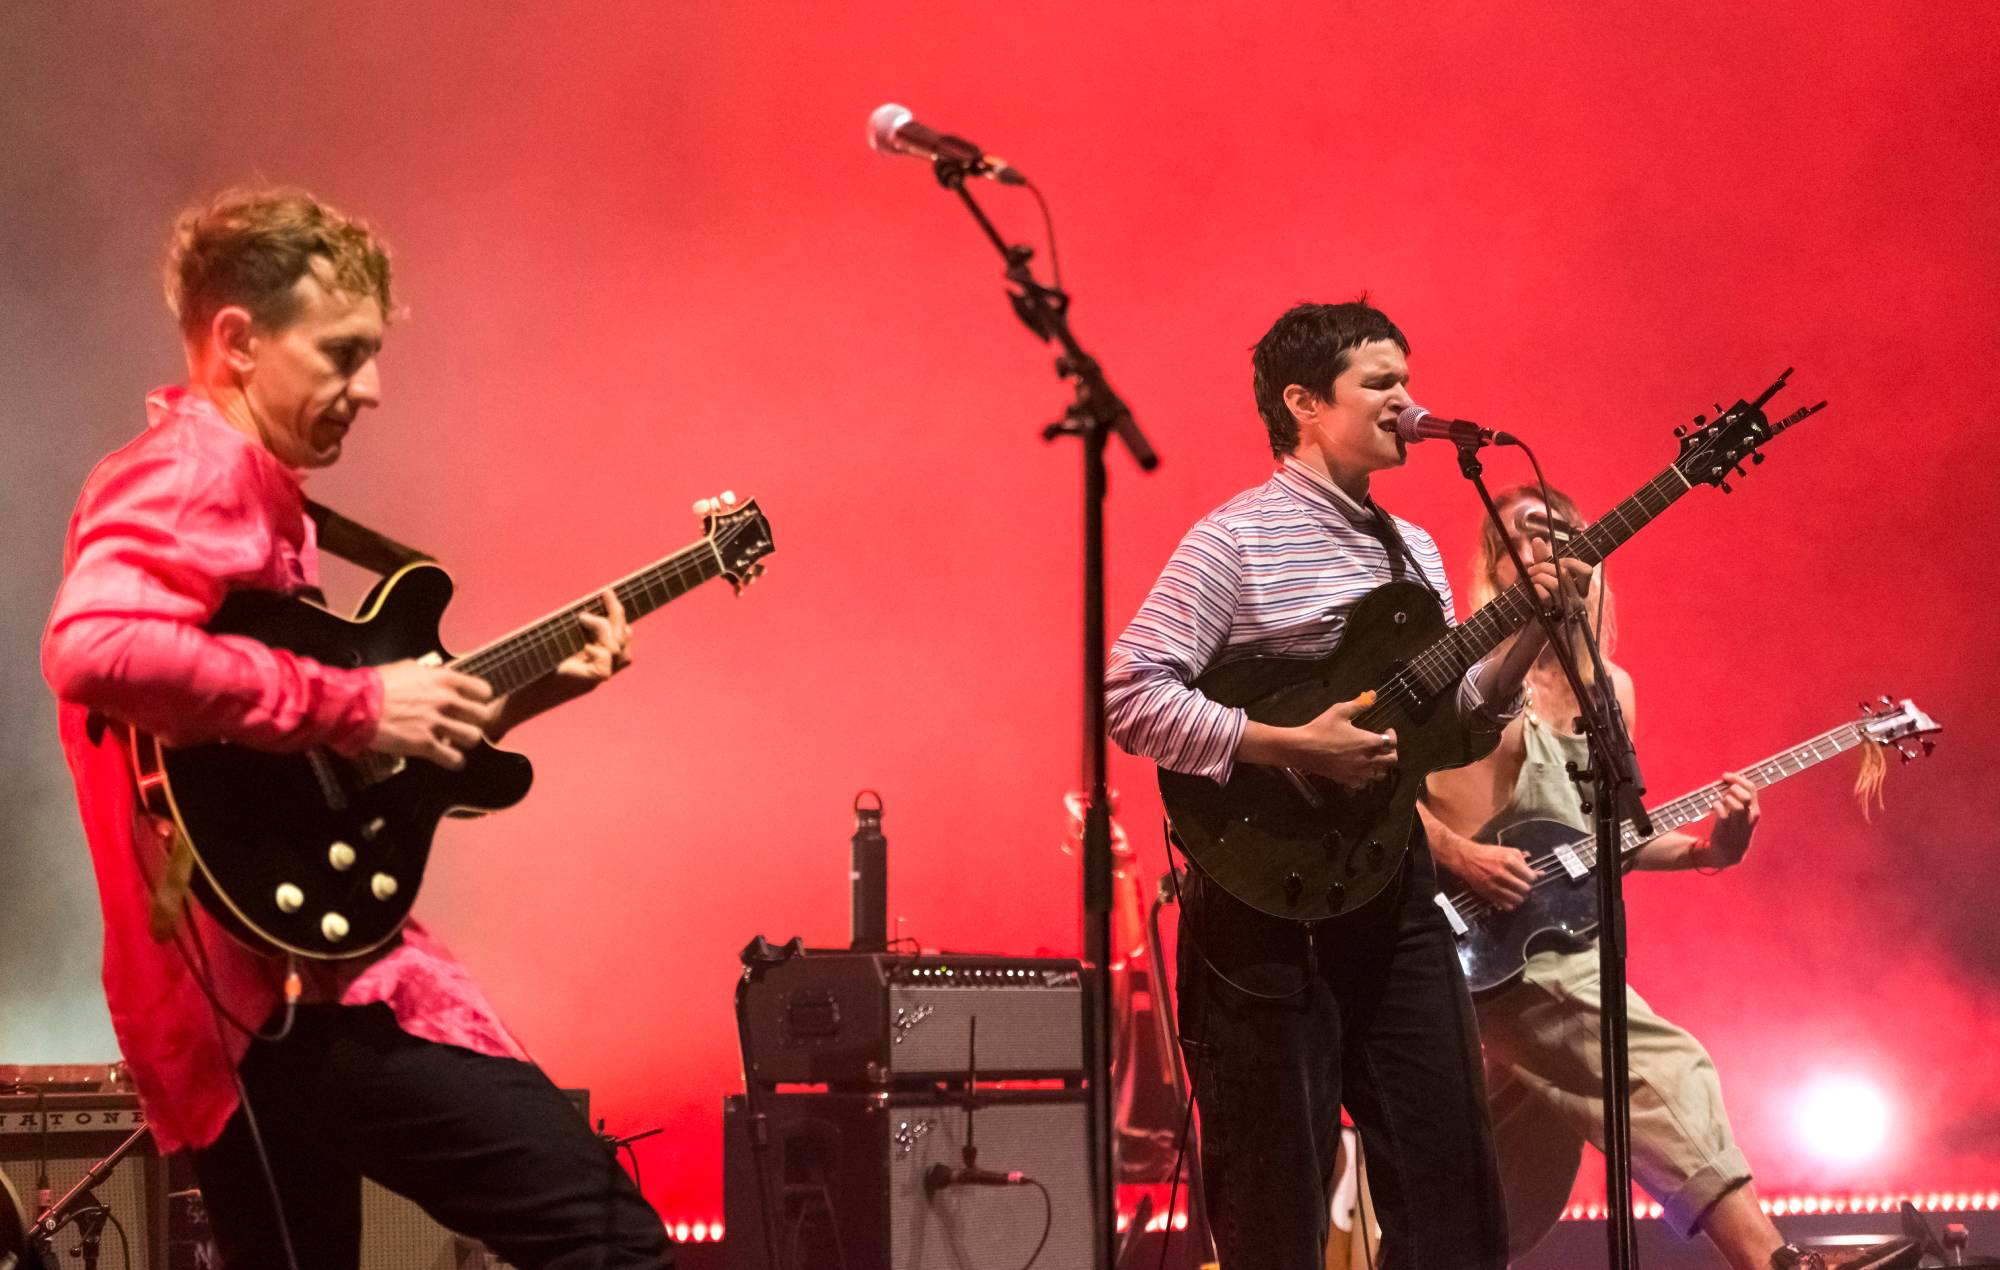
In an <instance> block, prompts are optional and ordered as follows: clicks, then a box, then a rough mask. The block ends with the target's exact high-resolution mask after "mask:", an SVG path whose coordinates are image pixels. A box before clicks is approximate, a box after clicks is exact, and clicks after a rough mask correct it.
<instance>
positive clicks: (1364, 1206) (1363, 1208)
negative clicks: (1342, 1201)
mask: <svg viewBox="0 0 2000 1270" xmlns="http://www.w3.org/2000/svg"><path fill="white" fill-rule="evenodd" d="M1546 505H1547V504H1546V503H1545V504H1544V506H1546ZM1354 1188H1355V1189H1354V1231H1355V1234H1356V1235H1358V1236H1359V1237H1360V1239H1361V1252H1362V1255H1363V1256H1365V1257H1367V1258H1368V1270H1375V1245H1373V1244H1371V1243H1369V1242H1368V1152H1367V1150H1366V1149H1365V1148H1364V1147H1363V1146H1362V1142H1361V1130H1360V1129H1358V1128H1357V1129H1356V1130H1355V1131H1354Z"/></svg>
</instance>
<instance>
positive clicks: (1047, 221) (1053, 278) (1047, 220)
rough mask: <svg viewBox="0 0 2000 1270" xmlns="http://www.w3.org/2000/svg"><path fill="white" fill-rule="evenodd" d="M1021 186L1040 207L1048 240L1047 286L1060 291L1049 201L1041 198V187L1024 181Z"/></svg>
mask: <svg viewBox="0 0 2000 1270" xmlns="http://www.w3.org/2000/svg"><path fill="white" fill-rule="evenodd" d="M1022 184H1023V185H1026V186H1027V187H1028V193H1030V194H1032V195H1034V196H1035V202H1037V203H1039V204H1041V206H1042V232H1043V233H1044V234H1046V235H1048V239H1049V278H1050V284H1049V285H1050V286H1051V287H1052V288H1053V289H1054V290H1057V291H1060V290H1062V260H1061V258H1060V257H1058V256H1057V255H1056V221H1055V217H1053V216H1051V215H1049V201H1048V200H1047V199H1045V198H1043V197H1042V189H1041V187H1040V186H1039V185H1036V184H1035V183H1034V182H1033V181H1029V180H1025V179H1024V180H1023V181H1022Z"/></svg>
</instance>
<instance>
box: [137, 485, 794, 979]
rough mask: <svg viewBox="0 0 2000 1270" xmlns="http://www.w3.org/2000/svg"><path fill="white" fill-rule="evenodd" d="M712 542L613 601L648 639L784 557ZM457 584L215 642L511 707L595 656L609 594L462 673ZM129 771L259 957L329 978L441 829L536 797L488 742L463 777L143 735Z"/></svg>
mask: <svg viewBox="0 0 2000 1270" xmlns="http://www.w3.org/2000/svg"><path fill="white" fill-rule="evenodd" d="M697 511H699V512H702V513H703V514H704V529H705V531H706V532H705V533H704V534H703V536H702V538H701V539H700V540H699V541H697V542H695V543H693V544H692V545H690V546H688V547H685V548H683V549H682V550H680V551H677V552H675V553H674V554H673V555H670V556H668V557H666V558H665V559H664V560H661V561H659V562H657V563H655V564H653V565H650V566H648V567H647V568H644V569H641V570H640V571H639V572H637V573H634V574H632V575H631V576H629V577H626V578H622V579H620V580H619V581H617V582H615V583H613V584H612V585H611V586H610V587H608V588H601V589H600V591H601V590H610V591H612V592H613V593H615V594H616V595H617V596H618V600H619V603H621V604H622V605H624V607H625V614H626V617H627V619H628V620H631V621H636V620H638V619H639V618H641V617H644V616H645V615H646V614H648V613H651V612H653V611H654V610H655V609H658V608H659V607H660V606H661V605H663V604H666V603H667V602H668V601H670V600H673V599H676V598H677V597H679V596H681V595H684V594H686V593H687V592H689V591H691V590H693V589H694V588H695V587H697V586H699V585H701V584H702V583H704V582H707V581H709V580H710V579H712V578H718V577H720V578H727V579H728V580H729V582H730V584H731V585H732V586H734V587H735V588H736V589H737V590H738V591H741V590H742V589H743V587H744V586H745V585H747V584H748V583H749V582H750V581H751V580H753V579H754V578H755V577H756V576H757V574H758V573H760V572H761V571H762V566H761V565H760V564H759V563H758V561H760V560H761V559H762V558H763V557H764V556H766V555H768V554H770V552H771V550H772V542H771V527H770V525H769V523H767V522H766V521H765V519H764V515H763V513H762V512H760V511H759V510H758V509H757V504H756V503H755V502H754V501H752V502H746V503H744V504H742V505H741V506H737V505H736V504H735V501H734V496H733V495H729V496H724V497H721V498H717V499H712V500H705V502H704V503H702V504H699V505H697ZM451 594H452V582H451V577H450V575H448V574H446V573H445V571H444V570H443V569H441V568H439V567H437V566H436V565H434V564H427V563H424V564H412V565H409V566H406V567H404V568H402V569H399V570H397V571H396V572H395V573H393V574H391V575H389V576H388V577H386V578H384V579H383V580H382V581H381V582H380V583H378V584H377V585H376V586H375V588H374V589H373V590H372V591H371V592H370V593H369V595H368V597H367V599H365V600H364V601H363V602H362V605H361V608H360V610H359V612H358V613H357V615H356V616H355V617H353V618H346V617H341V616H339V615H337V614H335V613H331V612H329V611H327V610H326V609H324V608H321V607H319V606H318V605H315V604H312V603H309V602H308V601H306V600H304V599H301V598H299V597H297V596H288V595H280V594H277V593H274V592H269V591H249V590H246V591H234V592H231V593H230V595H229V597H228V599H227V600H226V601H225V602H224V603H223V605H222V607H221V608H220V609H219V610H218V611H217V612H216V614H215V616H214V618H213V619H211V620H210V622H209V625H208V629H209V631H210V632H211V633H214V634H229V635H247V636H250V637H251V638H254V639H256V640H258V641H259V642H261V643H264V644H267V645H269V646H271V647H273V648H282V649H285V650H287V651H289V652H293V653H297V654H299V655H300V656H303V657H308V658H311V659H312V660H314V661H318V662H323V663H325V664H327V665H331V666H344V667H357V666H379V665H385V664H387V663H389V662H393V661H402V660H404V659H408V658H415V659H418V660H423V661H429V662H431V663H433V664H436V665H441V666H449V667H451V668H452V669H454V670H459V671H463V672H464V673H466V674H468V675H475V676H477V677H478V678H480V679H483V680H485V681H486V682H487V683H489V684H491V685H492V687H493V691H494V692H495V693H496V694H502V693H508V692H512V691H514V690H515V689H517V688H520V687H523V686H524V685H527V684H530V683H533V682H534V681H535V680H537V679H540V678H542V677H543V676H544V675H547V674H549V673H550V672H551V671H553V670H555V668H556V667H557V666H558V665H560V664H561V663H562V662H563V661H564V660H565V659H566V658H568V657H570V656H571V655H572V654H574V653H576V652H578V651H579V650H581V649H582V648H583V647H584V645H585V644H587V643H589V641H590V635H589V632H588V630H587V629H586V628H585V627H584V625H583V623H582V622H580V621H579V620H578V619H577V615H578V614H579V613H585V612H594V613H599V614H601V613H603V611H604V604H603V601H602V599H601V598H600V593H593V594H591V595H589V596H586V597H584V598H583V599H581V600H579V601H577V602H576V603H574V604H571V605H568V606H566V607H565V608H563V609H561V610H559V611H557V612H556V613H553V614H551V615H550V616H548V617H546V618H543V619H542V620H541V621H539V622H535V623H533V624H532V625H529V626H527V627H524V628H523V629H521V630H519V631H516V632H515V633H514V634H512V635H509V636H507V637H505V638H504V639H500V640H496V641H495V642H493V643H491V644H488V645H487V646H486V647H484V648H481V649H480V650H478V651H477V652H473V653H468V654H466V655H465V656H463V657H452V656H451V655H449V654H448V653H446V652H445V651H444V648H443V646H442V644H441V643H440V642H439V639H438V621H439V618H440V617H441V616H442V614H443V613H444V608H445V605H446V604H447V603H449V602H450V600H451ZM131 757H132V764H133V770H134V774H135V775H136V777H137V779H138V786H139V792H140V795H141V798H142V799H143V801H144V804H145V806H146V809H147V810H148V811H150V812H152V813H153V814H155V815H159V816H162V817H165V818H167V819H169V820H170V821H171V822H172V823H173V825H174V826H175V827H176V828H177V829H178V830H179V834H180V836H181V838H182V840H183V842H184V844H185V847H184V849H187V850H191V851H192V853H193V856H194V866H195V867H194V870H193V874H192V890H193V893H194V895H195V896H196V898H198V899H199V900H200V901H201V903H202V905H203V906H204V907H205V908H206V909H207V910H208V912H209V914H210V915H211V916H212V917H214V918H215V919H216V921H217V922H218V923H219V924H220V925H221V926H222V927H223V928H224V929H226V930H227V931H229V933H230V934H232V935H234V936H235V937H236V938H237V939H238V940H240V941H242V942H243V943H244V944H246V945H248V946H249V947H251V948H253V949H256V950H258V951H260V952H267V953H291V954H295V955H297V956H300V957H307V958H313V959H317V960H325V961H338V960H344V959H346V958H349V957H358V956H360V955H362V954H364V953H367V952H369V951H371V950H373V949H375V948H379V947H381V946H382V945H383V944H384V943H386V942H388V941H389V940H390V939H391V938H393V937H394V936H395V934H396V932H397V931H398V930H400V929H401V928H402V925H403V923H404V922H405V921H406V920H407V919H408V918H409V915H410V907H411V905H412V904H413V903H414V902H415V900H416V896H417V888H418V886H419V885H420V884H421V883H422V881H423V876H424V866H425V864H426V863H427V862H428V860H429V858H430V850H431V839H432V836H433V834H434V833H435V832H436V830H437V824H438V821H439V819H441V818H442V817H443V816H445V815H446V814H448V813H454V812H457V813H469V812H474V813H476V812H484V811H497V810H499V809H501V808H504V807H511V806H513V805H514V804H515V803H517V802H519V801H520V800H521V799H522V797H523V796H524V795H526V794H527V792H528V785H529V782H530V780H531V779H532V776H533V773H532V769H531V768H530V766H529V763H528V760H527V759H526V758H524V757H522V756H521V755H519V754H513V753H509V752H507V751H505V750H501V749H497V748H495V747H494V746H492V745H489V744H486V743H485V742H483V741H482V742H480V743H479V744H477V745H475V746H474V747H473V748H472V749H471V750H469V751H467V752H466V755H465V766H464V767H462V768H460V769H459V770H457V771H449V770H447V769H445V768H443V767H440V766H438V765H437V764H435V763H431V762H427V761H425V760H422V759H411V760H405V759H401V758H394V757H391V756H389V755H384V754H373V753H370V754H364V755H362V756H361V757H360V758H357V759H349V758H343V757H341V756H340V755H337V754H335V753H333V752H332V751H330V750H324V749H319V750H309V751H307V752H305V753H302V754H278V753H272V752H269V751H264V750H253V749H250V748H248V747H245V746H241V745H232V744H228V743H223V742H217V743H212V744H203V745H190V746H169V745H165V744H163V743H161V742H160V741H159V740H158V739H157V738H155V737H152V736H149V735H146V734H144V733H135V734H133V736H132V737H131Z"/></svg>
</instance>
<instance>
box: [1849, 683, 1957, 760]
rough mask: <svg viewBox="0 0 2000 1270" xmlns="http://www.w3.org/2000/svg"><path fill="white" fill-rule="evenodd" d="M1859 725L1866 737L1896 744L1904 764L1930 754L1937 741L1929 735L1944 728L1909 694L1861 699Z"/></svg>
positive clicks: (1888, 744) (1887, 744) (1878, 741)
mask: <svg viewBox="0 0 2000 1270" xmlns="http://www.w3.org/2000/svg"><path fill="white" fill-rule="evenodd" d="M1858 726H1859V727H1860V729H1861V735H1862V736H1863V737H1864V738H1866V739H1867V740H1870V741H1873V742H1874V743H1875V744H1877V745H1881V746H1891V745H1893V746H1895V747H1896V752H1897V753H1898V754H1900V755H1902V756H1903V761H1904V762H1905V763H1907V762H1909V761H1910V760H1911V759H1914V758H1917V757H1919V756H1925V757H1927V756H1929V754H1930V752H1931V751H1932V750H1934V749H1936V748H1937V742H1935V741H1932V740H1930V739H1929V738H1930V737H1932V736H1934V735H1936V734H1937V733H1939V732H1942V731H1944V727H1943V726H1942V725H1941V724H1939V723H1938V722H1937V720H1935V719H1933V718H1931V717H1930V716H1929V715H1927V714H1925V713H1924V712H1923V711H1922V710H1919V709H1918V708H1917V703H1916V702H1914V701H1912V700H1910V699H1909V698H1908V697H1905V698H1903V699H1902V700H1901V701H1900V702H1899V701H1895V700H1892V699H1891V698H1889V697H1886V696H1885V697H1881V698H1879V699H1878V701H1877V703H1876V704H1870V703H1869V702H1866V701H1864V702H1862V703H1861V719H1860V721H1859V724H1858ZM1919 747H1921V749H1919Z"/></svg>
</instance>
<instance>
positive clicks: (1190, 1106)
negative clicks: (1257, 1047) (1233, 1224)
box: [1159, 1064, 1194, 1270]
mask: <svg viewBox="0 0 2000 1270" xmlns="http://www.w3.org/2000/svg"><path fill="white" fill-rule="evenodd" d="M1187 1088H1188V1096H1187V1108H1186V1109H1185V1110H1184V1111H1182V1112H1181V1136H1180V1138H1179V1139H1178V1140H1177V1141H1176V1142H1175V1143H1174V1171H1173V1173H1172V1174H1171V1175H1170V1176H1171V1178H1172V1180H1171V1181H1170V1182H1169V1183H1168V1185H1167V1218H1166V1225H1164V1226H1162V1227H1161V1228H1160V1265H1159V1270H1167V1246H1168V1245H1169V1244H1171V1243H1173V1241H1174V1201H1175V1200H1176V1199H1177V1198H1178V1197H1179V1196H1180V1193H1181V1165H1182V1164H1183V1163H1185V1162H1186V1159H1187V1141H1188V1129H1189V1128H1190V1127H1191V1126H1192V1125H1193V1124H1194V1067H1193V1065H1192V1064H1190V1065H1189V1067H1188V1074H1187Z"/></svg>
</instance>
